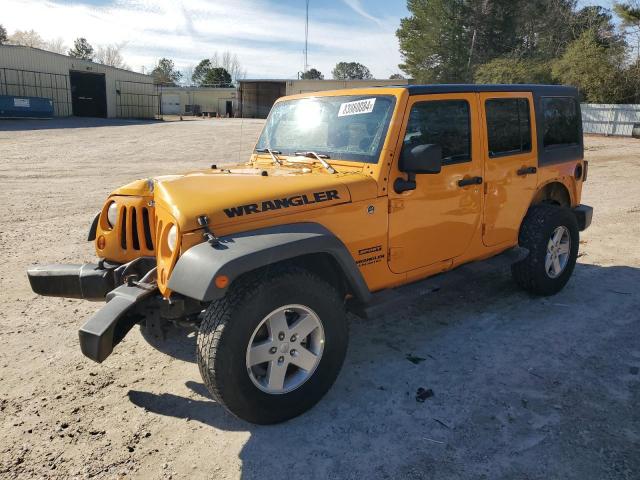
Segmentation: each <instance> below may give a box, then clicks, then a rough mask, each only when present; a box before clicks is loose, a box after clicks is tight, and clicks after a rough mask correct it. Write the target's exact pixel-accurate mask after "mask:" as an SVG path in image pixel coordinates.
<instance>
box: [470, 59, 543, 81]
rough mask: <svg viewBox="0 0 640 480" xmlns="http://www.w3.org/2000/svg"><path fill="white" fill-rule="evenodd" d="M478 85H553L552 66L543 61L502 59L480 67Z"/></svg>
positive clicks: (476, 77)
mask: <svg viewBox="0 0 640 480" xmlns="http://www.w3.org/2000/svg"><path fill="white" fill-rule="evenodd" d="M474 80H475V82H476V83H540V84H549V83H553V76H552V74H551V66H550V65H549V63H547V62H545V61H543V60H533V59H523V58H515V57H500V58H495V59H493V60H491V61H490V62H487V63H485V64H484V65H480V66H479V67H478V68H477V69H476V72H475V75H474Z"/></svg>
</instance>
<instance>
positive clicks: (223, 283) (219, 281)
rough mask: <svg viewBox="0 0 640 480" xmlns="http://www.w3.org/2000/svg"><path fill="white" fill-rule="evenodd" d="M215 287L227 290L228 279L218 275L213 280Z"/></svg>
mask: <svg viewBox="0 0 640 480" xmlns="http://www.w3.org/2000/svg"><path fill="white" fill-rule="evenodd" d="M215 284H216V287H218V288H227V286H228V285H229V277H227V276H226V275H218V276H217V277H216V280H215Z"/></svg>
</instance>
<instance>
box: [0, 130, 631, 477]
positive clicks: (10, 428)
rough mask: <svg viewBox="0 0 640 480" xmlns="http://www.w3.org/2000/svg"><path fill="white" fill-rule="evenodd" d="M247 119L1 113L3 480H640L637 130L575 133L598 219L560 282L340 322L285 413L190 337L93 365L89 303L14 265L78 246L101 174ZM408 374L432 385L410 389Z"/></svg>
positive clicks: (135, 166)
mask: <svg viewBox="0 0 640 480" xmlns="http://www.w3.org/2000/svg"><path fill="white" fill-rule="evenodd" d="M260 126H261V122H259V121H244V122H242V123H241V122H240V121H235V120H206V121H190V122H175V123H135V122H134V123H129V122H120V123H118V122H106V121H102V122H98V121H93V122H80V121H77V120H66V121H56V122H49V123H47V122H36V123H19V122H18V123H16V122H2V123H0V152H1V153H0V158H1V160H2V161H1V162H0V178H2V188H1V189H0V200H1V202H0V205H2V209H3V213H2V215H0V258H2V269H1V270H0V292H1V296H0V409H1V413H0V477H2V478H69V477H78V478H84V477H87V478H88V477H97V478H114V477H119V476H125V475H126V476H130V477H135V478H170V477H173V478H238V477H241V478H244V479H254V478H255V479H271V478H305V477H308V478H318V479H323V478H353V479H361V478H393V479H395V478H473V479H477V478H486V479H495V478H507V479H551V478H554V479H555V478H558V479H638V478H640V374H639V373H638V369H639V367H640V313H639V309H640V247H639V246H638V239H639V238H640V183H639V182H638V179H639V178H640V141H638V140H632V139H605V138H589V139H588V140H587V144H588V149H587V156H588V159H589V160H590V161H591V163H590V171H589V177H590V178H589V181H588V183H587V187H586V190H585V194H584V198H583V201H584V203H587V204H591V205H593V206H594V207H595V220H594V224H593V226H592V227H591V229H589V230H588V231H587V232H585V233H584V234H583V237H582V242H583V243H582V246H581V247H582V256H581V257H580V259H579V262H580V263H579V265H578V266H577V268H576V272H575V275H574V278H573V279H572V280H571V282H570V283H569V285H568V286H567V288H566V289H565V290H564V291H563V292H561V293H560V294H559V295H557V296H555V297H552V298H548V299H540V298H533V297H530V296H528V295H527V294H525V293H522V292H521V291H519V290H518V289H516V287H515V286H514V285H513V284H512V282H511V280H510V278H509V276H508V275H507V274H506V273H505V272H496V273H493V274H490V275H485V276H483V277H480V278H476V279H473V280H470V281H469V282H468V283H466V284H464V285H460V286H459V288H450V289H446V290H440V291H439V292H437V293H434V294H432V295H431V296H429V297H424V298H417V299H415V301H413V302H412V303H411V304H409V305H406V307H405V308H403V309H401V310H399V311H397V313H395V314H394V315H392V316H386V317H384V318H383V317H380V318H375V319H372V320H369V321H364V320H360V319H357V318H352V319H351V325H350V328H351V341H350V350H349V353H348V356H347V361H346V363H345V365H344V368H343V371H342V373H341V375H340V377H339V379H338V381H337V383H336V385H335V386H334V387H333V389H332V390H331V391H330V393H329V394H328V395H327V396H326V397H325V399H324V400H323V401H322V402H321V403H320V404H319V405H318V406H317V407H316V408H314V409H313V410H312V411H311V412H309V413H307V414H306V415H303V416H302V417H299V418H297V419H294V420H292V421H290V422H288V423H286V424H282V425H277V426H273V427H256V426H253V425H249V424H247V423H244V422H242V421H239V420H236V419H235V418H232V417H231V416H229V415H228V414H226V413H225V412H224V411H223V410H222V409H221V408H220V407H219V406H217V405H216V404H215V402H213V401H212V400H211V399H210V398H209V397H208V395H207V392H206V390H205V388H204V386H203V384H202V382H201V379H200V377H199V374H198V370H197V367H196V365H195V364H194V354H193V352H194V338H193V336H190V337H187V336H180V335H178V334H177V333H176V334H175V335H174V338H173V342H172V343H171V344H169V346H168V347H166V346H164V347H163V346H160V345H157V347H159V348H161V349H163V350H165V353H161V352H160V351H159V350H158V349H157V348H154V347H153V346H151V345H150V344H149V343H147V342H146V341H145V340H144V339H143V338H142V336H141V335H140V333H139V331H138V329H137V328H136V329H135V330H134V331H133V332H132V333H131V334H130V335H129V336H128V337H127V338H126V340H125V341H124V342H123V343H122V344H121V345H119V346H118V347H117V348H116V351H115V353H114V354H113V356H112V357H110V358H109V359H108V360H107V361H106V362H105V363H104V364H103V365H97V364H94V363H92V362H91V361H89V360H88V359H86V358H84V357H83V356H82V355H81V353H80V350H79V347H78V340H77V329H78V327H79V326H80V325H81V324H82V323H83V322H84V319H85V318H86V317H87V316H89V315H90V314H91V313H92V312H93V311H95V310H96V309H97V308H99V304H92V303H87V302H83V301H75V300H63V299H47V298H40V297H37V296H36V295H34V294H33V293H32V292H31V290H30V289H29V286H28V282H27V279H26V276H25V269H26V267H27V266H28V265H30V264H32V263H47V262H59V263H61V262H76V263H78V262H84V261H91V260H93V251H92V247H91V245H90V244H89V243H87V242H85V241H84V239H85V237H86V233H87V230H88V227H89V223H90V220H91V218H92V215H93V213H94V212H95V211H96V210H97V209H98V208H99V207H100V205H101V204H102V201H103V200H104V198H105V197H106V195H107V194H108V192H109V191H110V190H111V189H113V188H115V187H116V186H118V185H120V184H123V183H126V182H128V181H130V180H131V179H135V178H139V177H146V176H150V175H154V174H160V173H169V172H174V171H182V170H185V169H189V168H193V167H201V166H203V165H208V164H210V163H221V162H223V161H225V160H236V159H237V158H239V156H240V157H242V158H244V156H245V155H246V153H247V152H248V149H249V148H250V146H251V143H252V141H253V140H254V139H255V138H256V135H257V133H258V131H259V128H260ZM241 130H242V137H243V141H242V145H241V144H240V142H239V137H240V133H241ZM167 353H168V355H167ZM419 387H424V388H431V389H433V391H434V393H435V395H434V396H433V397H432V398H429V399H427V400H426V401H425V402H424V403H418V402H416V399H415V394H416V390H417V389H418V388H419Z"/></svg>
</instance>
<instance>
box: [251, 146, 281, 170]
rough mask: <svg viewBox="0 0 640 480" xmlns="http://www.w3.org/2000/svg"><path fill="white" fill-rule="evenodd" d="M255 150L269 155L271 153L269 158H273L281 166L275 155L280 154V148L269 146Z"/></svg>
mask: <svg viewBox="0 0 640 480" xmlns="http://www.w3.org/2000/svg"><path fill="white" fill-rule="evenodd" d="M256 152H258V153H268V154H269V155H271V158H273V161H274V162H275V163H276V164H277V165H280V166H282V161H281V160H280V159H279V158H278V157H276V155H280V154H281V153H282V152H281V151H280V150H271V149H270V148H256Z"/></svg>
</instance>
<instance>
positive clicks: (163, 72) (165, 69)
mask: <svg viewBox="0 0 640 480" xmlns="http://www.w3.org/2000/svg"><path fill="white" fill-rule="evenodd" d="M151 75H152V76H153V81H154V82H155V83H157V84H161V85H173V86H175V85H176V84H177V83H178V82H179V81H180V79H181V78H182V73H180V72H179V71H177V70H176V67H175V65H174V63H173V60H170V59H168V58H161V59H160V60H158V64H157V65H156V66H155V68H154V69H153V70H152V71H151Z"/></svg>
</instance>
